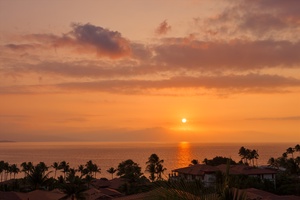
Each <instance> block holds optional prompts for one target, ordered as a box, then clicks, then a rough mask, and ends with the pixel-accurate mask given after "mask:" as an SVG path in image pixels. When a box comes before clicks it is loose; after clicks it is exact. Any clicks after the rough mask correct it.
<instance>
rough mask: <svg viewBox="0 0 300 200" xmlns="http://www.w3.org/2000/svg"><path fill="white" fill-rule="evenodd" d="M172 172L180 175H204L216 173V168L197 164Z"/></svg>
mask: <svg viewBox="0 0 300 200" xmlns="http://www.w3.org/2000/svg"><path fill="white" fill-rule="evenodd" d="M172 171H173V172H178V173H182V174H191V175H204V174H209V173H213V172H216V171H218V168H217V167H215V166H210V165H204V164H197V165H192V166H189V167H184V168H179V169H175V170H172Z"/></svg>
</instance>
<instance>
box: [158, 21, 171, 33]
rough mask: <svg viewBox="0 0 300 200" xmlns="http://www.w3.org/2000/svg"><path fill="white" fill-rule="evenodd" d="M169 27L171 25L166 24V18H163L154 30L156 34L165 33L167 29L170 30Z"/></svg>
mask: <svg viewBox="0 0 300 200" xmlns="http://www.w3.org/2000/svg"><path fill="white" fill-rule="evenodd" d="M171 28H172V27H171V26H170V25H169V24H168V22H167V20H165V21H163V22H162V23H160V24H159V26H158V27H157V28H156V30H155V33H156V34H158V35H165V34H167V33H168V32H169V31H171Z"/></svg>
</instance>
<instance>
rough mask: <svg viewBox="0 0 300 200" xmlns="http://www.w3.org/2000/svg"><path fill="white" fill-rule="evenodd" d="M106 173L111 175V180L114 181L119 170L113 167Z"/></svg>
mask: <svg viewBox="0 0 300 200" xmlns="http://www.w3.org/2000/svg"><path fill="white" fill-rule="evenodd" d="M106 171H107V172H108V173H110V174H111V179H114V173H116V171H117V169H115V168H113V167H111V168H109V169H108V170H106Z"/></svg>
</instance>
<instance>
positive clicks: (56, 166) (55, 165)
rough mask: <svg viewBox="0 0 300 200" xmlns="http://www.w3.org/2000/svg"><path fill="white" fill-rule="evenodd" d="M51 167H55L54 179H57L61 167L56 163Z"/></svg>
mask: <svg viewBox="0 0 300 200" xmlns="http://www.w3.org/2000/svg"><path fill="white" fill-rule="evenodd" d="M51 167H53V169H54V170H55V171H54V178H56V171H57V170H59V169H60V168H59V167H60V166H59V163H58V162H54V163H53V165H51Z"/></svg>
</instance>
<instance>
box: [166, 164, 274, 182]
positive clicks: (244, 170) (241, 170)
mask: <svg viewBox="0 0 300 200" xmlns="http://www.w3.org/2000/svg"><path fill="white" fill-rule="evenodd" d="M226 170H227V165H225V164H223V165H218V166H210V165H205V164H196V165H192V166H189V167H184V168H179V169H174V170H172V174H171V175H170V180H178V179H184V180H187V181H192V180H201V181H202V182H203V183H204V184H205V185H206V186H209V185H213V184H214V183H215V182H216V172H217V171H221V172H223V173H225V172H226ZM276 173H277V170H274V169H267V168H257V167H250V166H247V165H230V168H229V174H230V175H247V176H250V177H259V178H260V179H262V180H263V179H267V180H270V181H272V182H274V183H275V175H276Z"/></svg>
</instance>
